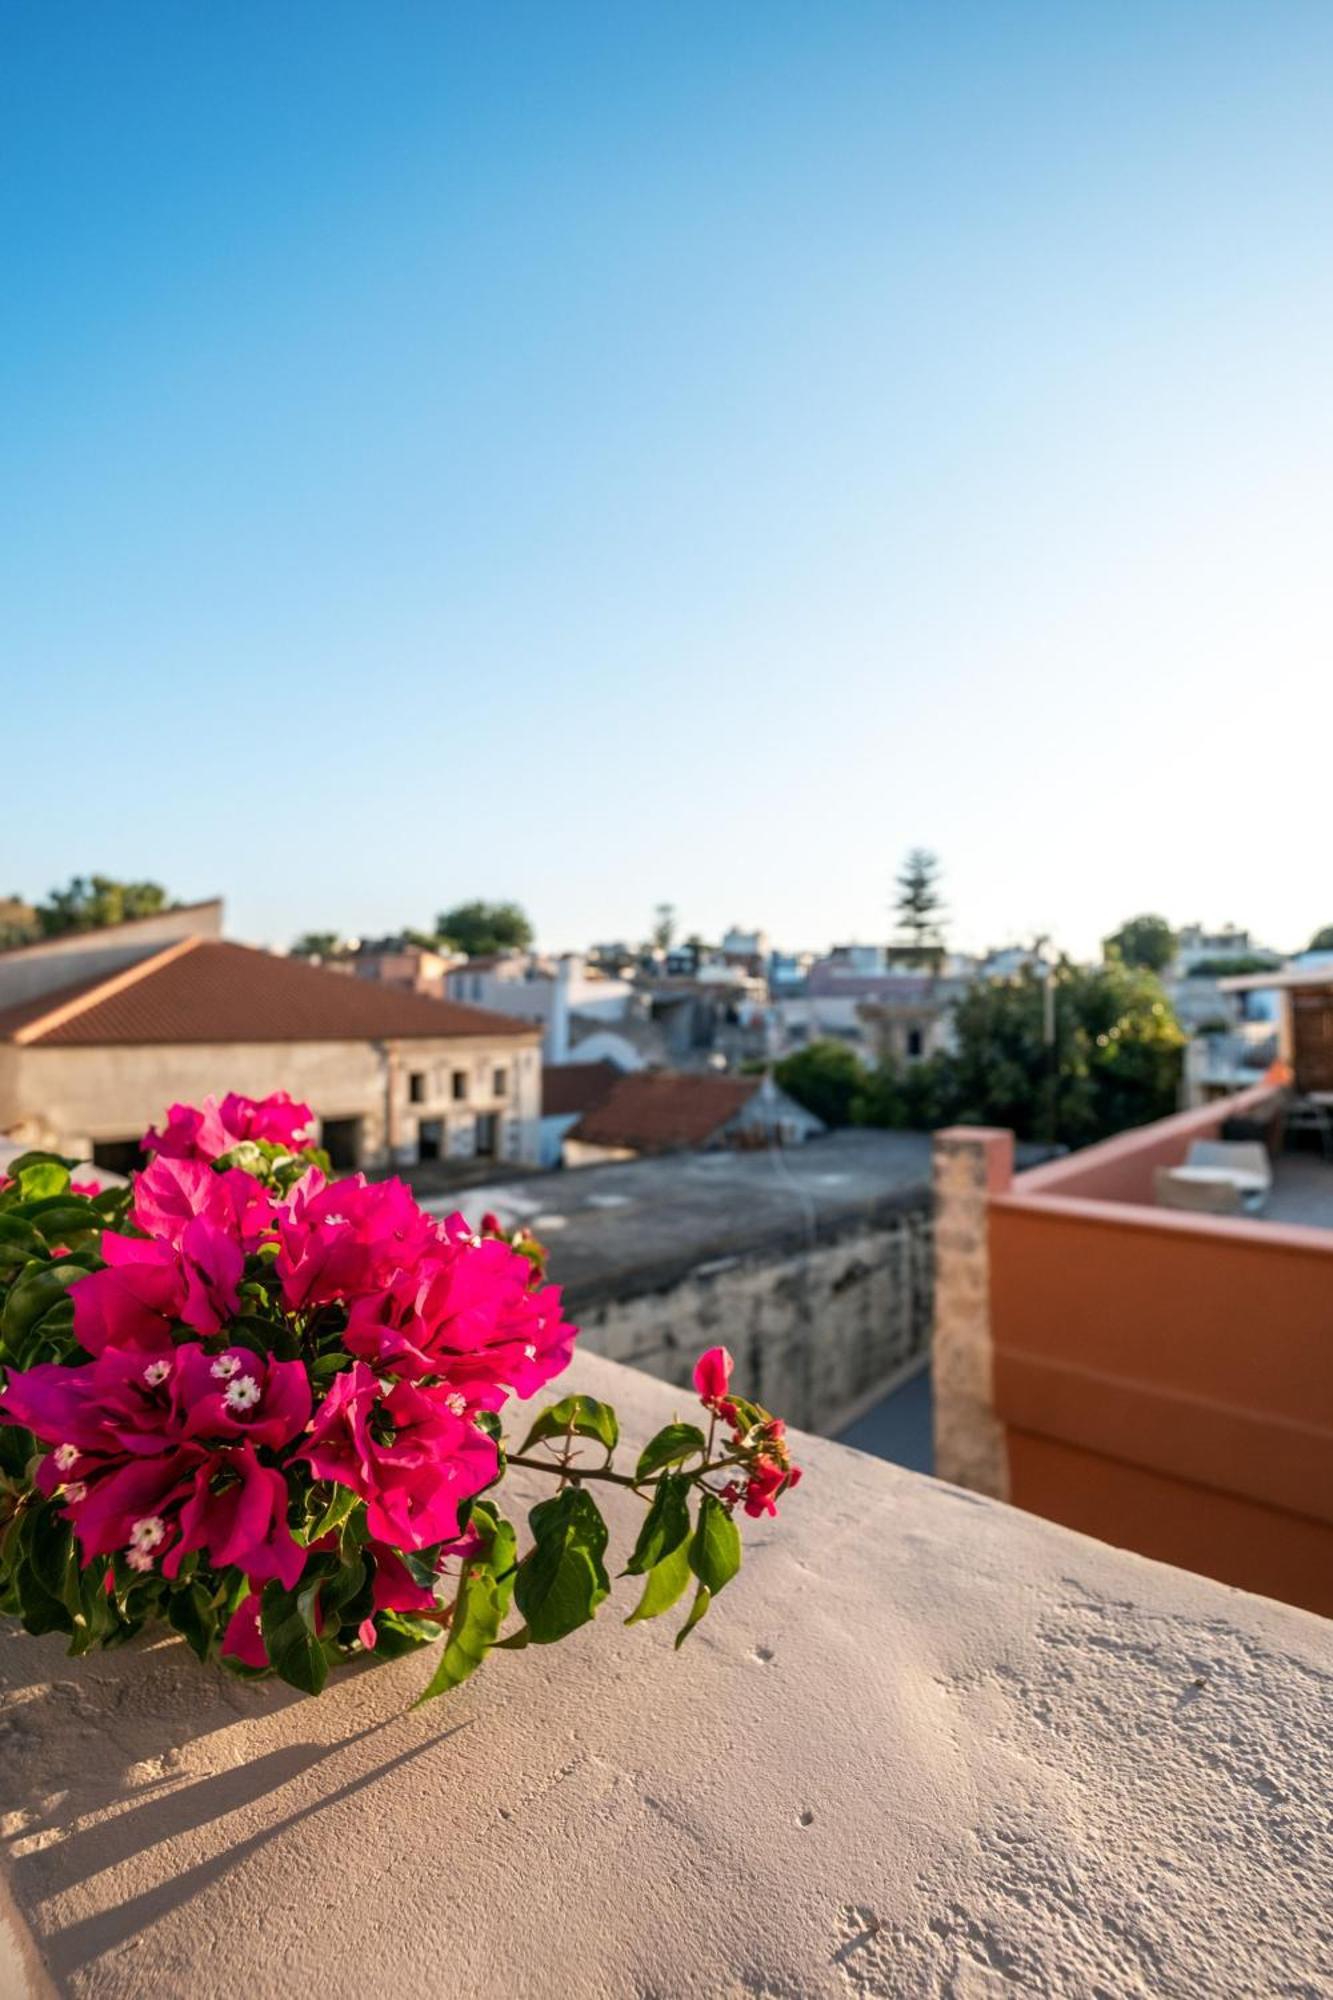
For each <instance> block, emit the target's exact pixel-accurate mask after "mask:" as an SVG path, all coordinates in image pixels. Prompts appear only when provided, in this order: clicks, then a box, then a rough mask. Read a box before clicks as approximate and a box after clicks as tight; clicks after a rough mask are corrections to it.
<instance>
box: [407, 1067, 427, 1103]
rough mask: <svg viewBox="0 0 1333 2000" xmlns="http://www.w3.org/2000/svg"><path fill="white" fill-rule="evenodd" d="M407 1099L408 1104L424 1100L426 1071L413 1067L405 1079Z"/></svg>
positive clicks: (423, 1101)
mask: <svg viewBox="0 0 1333 2000" xmlns="http://www.w3.org/2000/svg"><path fill="white" fill-rule="evenodd" d="M407 1101H408V1103H409V1104H424V1103H425V1102H426V1072H425V1070H424V1069H414V1070H413V1071H412V1072H411V1074H410V1075H409V1077H408V1079H407Z"/></svg>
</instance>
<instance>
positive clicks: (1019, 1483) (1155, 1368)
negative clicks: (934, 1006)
mask: <svg viewBox="0 0 1333 2000" xmlns="http://www.w3.org/2000/svg"><path fill="white" fill-rule="evenodd" d="M1170 1122H1172V1123H1174V1122H1175V1121H1170ZM1096 1150H1097V1151H1101V1150H1102V1149H1100V1148H1098V1149H1096ZM1047 1171H1048V1170H1045V1169H1042V1170H1039V1172H1043V1173H1044V1172H1047ZM1033 1178H1034V1177H1033V1176H1028V1175H1024V1176H1021V1177H1020V1178H1019V1179H1018V1180H1017V1181H1016V1182H1015V1183H1014V1188H1013V1192H1012V1193H1010V1194H1007V1195H1006V1194H1001V1195H998V1196H996V1197H994V1198H993V1199H992V1201H991V1204H990V1228H989V1237H990V1287H991V1332H992V1338H993V1342H994V1394H995V1407H996V1411H997V1414H998V1415H999V1416H1000V1418H1001V1420H1002V1421H1003V1422H1004V1424H1005V1425H1006V1429H1007V1434H1008V1442H1009V1462H1010V1482H1011V1486H1010V1490H1011V1497H1012V1498H1013V1500H1014V1501H1015V1502H1016V1504H1017V1505H1019V1506H1022V1507H1029V1508H1031V1509H1032V1511H1033V1512H1036V1513H1040V1514H1046V1515H1049V1516H1050V1517H1051V1518H1052V1519H1055V1520H1060V1521H1063V1522H1066V1523H1067V1524H1068V1525H1070V1526H1072V1527H1077V1528H1081V1529H1082V1530H1083V1531H1084V1532H1085V1533H1088V1534H1093V1535H1097V1536H1099V1537H1101V1539H1103V1540H1105V1541H1109V1542H1115V1543H1118V1544H1120V1545H1122V1546H1125V1547H1129V1548H1134V1549H1138V1550H1139V1551H1140V1552H1141V1553H1143V1554H1145V1555H1151V1556H1157V1557H1159V1558H1161V1559H1162V1560H1164V1561H1169V1562H1184V1563H1186V1564H1187V1565H1188V1566H1189V1567H1190V1568H1193V1569H1199V1570H1201V1571H1203V1572H1205V1573H1206V1574H1209V1575H1213V1576H1218V1577H1221V1578H1222V1579H1223V1580H1224V1581H1227V1582H1231V1583H1238V1584H1243V1585H1244V1586H1245V1587H1246V1588H1248V1589H1252V1590H1261V1591H1265V1592H1267V1593H1268V1594H1269V1595H1272V1596H1278V1597H1282V1598H1285V1599H1287V1600H1288V1601H1290V1602H1294V1603H1299V1604H1304V1605H1307V1606H1308V1607H1309V1608H1311V1609H1317V1610H1323V1611H1327V1612H1333V1601H1331V1600H1333V1231H1327V1232H1326V1231H1323V1230H1314V1229H1294V1228H1284V1227H1281V1226H1279V1225H1276V1224H1272V1223H1264V1222H1254V1221H1246V1220H1235V1219H1232V1218H1214V1217H1207V1216H1197V1215H1183V1214H1179V1213H1175V1212H1169V1211H1163V1210H1154V1209H1149V1208H1141V1207H1136V1206H1130V1205H1128V1204H1124V1203H1115V1202H1110V1201H1088V1200H1077V1199H1069V1198H1067V1197H1061V1196H1058V1195H1046V1196H1042V1195H1040V1194H1028V1193H1027V1192H1026V1191H1025V1190H1026V1188H1027V1186H1028V1184H1029V1183H1030V1181H1031V1180H1032V1179H1033Z"/></svg>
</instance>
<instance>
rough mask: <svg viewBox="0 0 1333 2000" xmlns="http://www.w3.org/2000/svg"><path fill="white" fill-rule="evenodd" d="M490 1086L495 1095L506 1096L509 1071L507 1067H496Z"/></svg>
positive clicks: (507, 1093)
mask: <svg viewBox="0 0 1333 2000" xmlns="http://www.w3.org/2000/svg"><path fill="white" fill-rule="evenodd" d="M491 1087H492V1089H493V1091H494V1093H495V1095H496V1096H497V1097H507V1096H508V1095H509V1071H508V1070H507V1069H497V1070H496V1072H495V1077H494V1080H493V1082H492V1086H491Z"/></svg>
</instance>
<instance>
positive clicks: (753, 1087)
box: [563, 1070, 824, 1166]
mask: <svg viewBox="0 0 1333 2000" xmlns="http://www.w3.org/2000/svg"><path fill="white" fill-rule="evenodd" d="M823 1130H824V1127H823V1125H822V1124H821V1122H820V1120H819V1119H818V1118H816V1117H815V1116H814V1115H813V1114H812V1113H811V1112H809V1111H807V1110H806V1109H805V1108H804V1106H803V1105H800V1104H797V1102H796V1101H795V1099H794V1098H791V1097H788V1096H787V1094H786V1092H785V1091H782V1090H779V1089H778V1087H777V1085H776V1084H775V1083H774V1082H773V1081H772V1079H771V1078H768V1077H757V1076H748V1077H732V1076H717V1075H709V1074H707V1073H706V1072H705V1073H700V1072H689V1071H679V1070H655V1071H641V1072H638V1073H636V1074H634V1075H631V1076H620V1077H617V1078H616V1080H615V1081H614V1083H612V1084H611V1085H610V1087H609V1088H608V1089H606V1090H605V1092H604V1093H599V1095H598V1100H597V1102H595V1103H593V1104H591V1105H590V1106H589V1107H588V1109H587V1110H586V1111H584V1112H583V1113H582V1114H581V1115H580V1116H579V1118H578V1120H577V1122H576V1123H575V1124H573V1125H572V1126H571V1127H570V1128H569V1131H568V1133H567V1135H566V1136H565V1138H564V1142H563V1155H564V1161H565V1164H566V1166H588V1165H591V1164H593V1163H594V1162H598V1161H604V1160H630V1159H636V1158H638V1157H639V1156H640V1155H643V1154H654V1153H671V1152H680V1151H684V1150H695V1151H708V1150H712V1149H714V1148H717V1147H723V1146H733V1147H746V1146H764V1145H779V1144H780V1145H787V1146H792V1145H799V1144H800V1143H801V1142H802V1141H803V1140H805V1139H809V1138H813V1137H814V1136H815V1135H816V1134H817V1133H819V1132H822V1131H823Z"/></svg>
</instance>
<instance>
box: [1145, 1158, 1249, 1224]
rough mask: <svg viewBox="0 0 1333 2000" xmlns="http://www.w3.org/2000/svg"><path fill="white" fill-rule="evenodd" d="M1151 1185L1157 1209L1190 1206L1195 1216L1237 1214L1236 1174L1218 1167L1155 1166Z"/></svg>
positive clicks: (1187, 1207)
mask: <svg viewBox="0 0 1333 2000" xmlns="http://www.w3.org/2000/svg"><path fill="white" fill-rule="evenodd" d="M1153 1187H1154V1192H1155V1193H1156V1196H1157V1206H1158V1207H1159V1208H1183V1209H1190V1210H1192V1211H1193V1212H1194V1213H1195V1214H1196V1215H1239V1214H1240V1213H1241V1190H1240V1188H1239V1187H1238V1186H1237V1184H1236V1177H1235V1175H1234V1174H1231V1173H1228V1172H1227V1171H1226V1170H1225V1169H1223V1168H1221V1167H1158V1169H1157V1172H1156V1174H1155V1176H1154V1180H1153Z"/></svg>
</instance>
